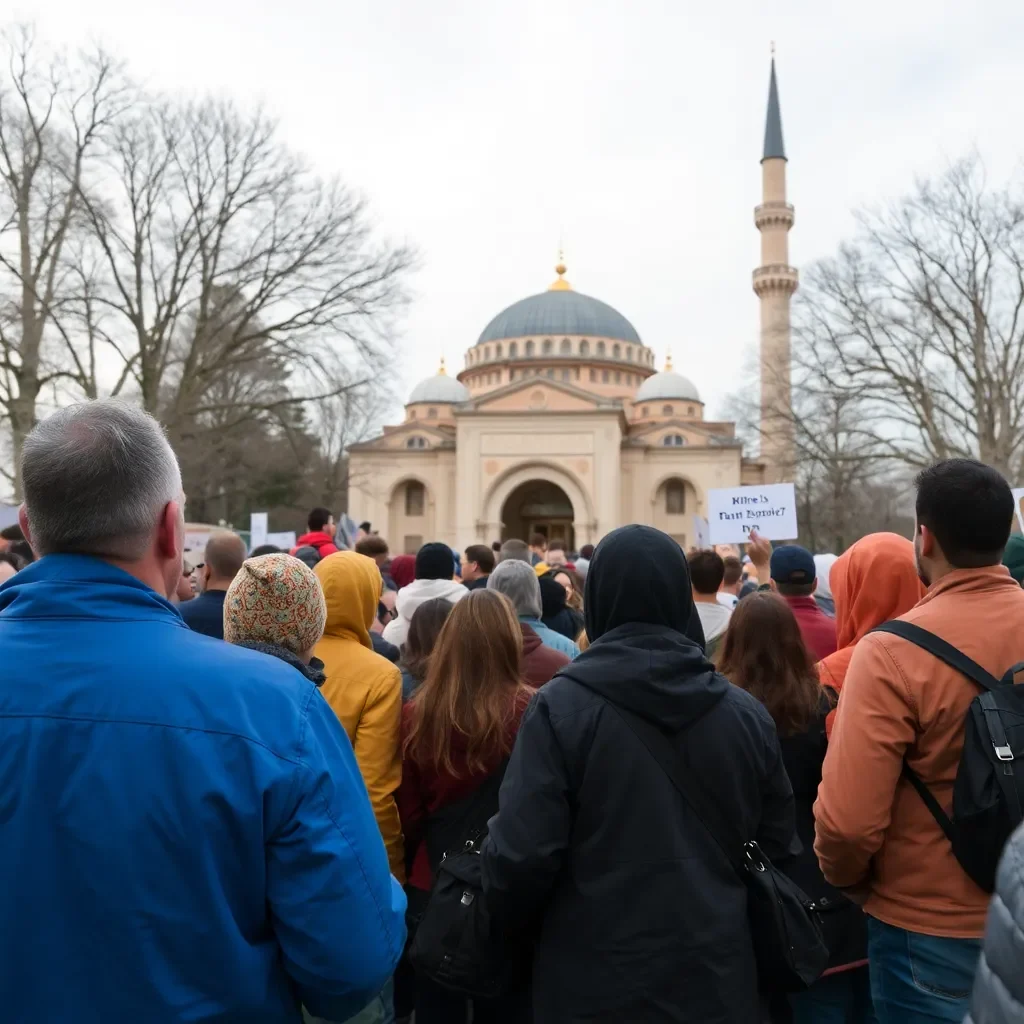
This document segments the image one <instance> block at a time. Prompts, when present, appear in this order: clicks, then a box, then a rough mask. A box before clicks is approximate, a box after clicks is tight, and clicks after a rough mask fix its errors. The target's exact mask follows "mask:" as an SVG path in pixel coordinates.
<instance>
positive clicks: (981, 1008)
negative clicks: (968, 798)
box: [964, 825, 1024, 1024]
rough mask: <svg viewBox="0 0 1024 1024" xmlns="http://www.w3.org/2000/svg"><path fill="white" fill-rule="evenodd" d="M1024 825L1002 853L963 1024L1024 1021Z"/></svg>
mask: <svg viewBox="0 0 1024 1024" xmlns="http://www.w3.org/2000/svg"><path fill="white" fill-rule="evenodd" d="M1022 954H1024V825H1022V826H1021V827H1020V828H1018V829H1017V831H1016V832H1014V834H1013V836H1012V837H1011V838H1010V841H1009V842H1008V843H1007V844H1006V849H1005V850H1004V851H1003V859H1002V861H1001V862H1000V864H999V873H998V875H997V876H996V891H995V894H994V895H993V896H992V903H991V905H990V906H989V910H988V923H987V924H986V926H985V942H984V946H983V948H982V952H981V959H980V960H979V961H978V973H977V976H976V977H975V979H974V995H973V997H972V999H971V1012H970V1013H969V1014H968V1015H967V1019H966V1020H965V1021H964V1024H1016V1022H1018V1021H1022V1022H1024V970H1022V969H1021V957H1022Z"/></svg>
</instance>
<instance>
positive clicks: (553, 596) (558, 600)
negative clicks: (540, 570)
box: [539, 573, 583, 641]
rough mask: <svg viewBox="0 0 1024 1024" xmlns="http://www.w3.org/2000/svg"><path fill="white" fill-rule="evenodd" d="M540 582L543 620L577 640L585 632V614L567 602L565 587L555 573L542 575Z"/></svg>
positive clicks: (541, 618)
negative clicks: (581, 613)
mask: <svg viewBox="0 0 1024 1024" xmlns="http://www.w3.org/2000/svg"><path fill="white" fill-rule="evenodd" d="M539 582H540V606H541V617H540V620H541V622H543V623H544V625H545V626H547V627H548V629H553V630H554V631H555V632H556V633H561V634H562V636H565V637H568V638H569V639H570V640H573V641H575V640H576V639H577V637H579V635H580V633H582V632H583V616H582V615H580V613H579V612H578V611H576V610H575V609H573V608H570V607H569V606H568V605H567V604H566V603H565V587H563V586H562V584H561V583H559V582H558V581H557V580H556V579H555V576H554V573H548V574H546V575H544V576H541V578H540V580H539Z"/></svg>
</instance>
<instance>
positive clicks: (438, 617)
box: [402, 597, 455, 683]
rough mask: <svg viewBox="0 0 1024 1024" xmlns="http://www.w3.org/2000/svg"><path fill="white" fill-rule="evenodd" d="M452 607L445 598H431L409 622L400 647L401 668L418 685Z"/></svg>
mask: <svg viewBox="0 0 1024 1024" xmlns="http://www.w3.org/2000/svg"><path fill="white" fill-rule="evenodd" d="M454 607H455V605H454V604H452V602H451V601H449V600H447V599H446V598H443V597H432V598H431V599H430V600H429V601H424V602H423V604H421V605H420V606H419V608H417V609H416V611H414V612H413V614H412V618H411V619H410V620H409V632H408V634H407V635H406V637H405V644H404V645H403V646H402V668H404V669H405V670H406V671H407V672H408V673H409V675H411V676H412V677H413V679H415V680H416V682H418V683H422V682H423V680H424V678H425V677H426V674H427V666H428V664H429V663H430V655H431V654H432V653H433V650H434V645H435V644H436V643H437V638H438V637H439V636H440V635H441V628H442V626H444V624H445V622H446V621H447V619H448V616H449V615H451V613H452V609H453V608H454Z"/></svg>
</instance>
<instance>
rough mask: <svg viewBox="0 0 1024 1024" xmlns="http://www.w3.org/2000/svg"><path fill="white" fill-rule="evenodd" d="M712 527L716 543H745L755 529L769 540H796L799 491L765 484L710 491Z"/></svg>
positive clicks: (788, 486)
mask: <svg viewBox="0 0 1024 1024" xmlns="http://www.w3.org/2000/svg"><path fill="white" fill-rule="evenodd" d="M708 528H709V530H710V532H711V543H712V544H744V543H746V541H747V540H749V534H750V531H751V530H757V532H758V533H759V534H760V535H761V536H762V537H767V538H768V540H795V539H796V535H797V528H796V488H795V487H794V486H793V485H792V484H765V485H764V486H762V487H723V488H720V489H716V490H711V491H708Z"/></svg>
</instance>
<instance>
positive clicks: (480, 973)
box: [409, 759, 525, 999]
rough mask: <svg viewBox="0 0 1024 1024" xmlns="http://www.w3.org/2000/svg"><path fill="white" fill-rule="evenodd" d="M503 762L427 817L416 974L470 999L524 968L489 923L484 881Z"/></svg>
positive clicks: (491, 993) (508, 982) (493, 993)
mask: <svg viewBox="0 0 1024 1024" xmlns="http://www.w3.org/2000/svg"><path fill="white" fill-rule="evenodd" d="M507 766H508V759H506V760H505V761H504V762H503V763H502V764H501V766H500V767H499V768H498V770H497V771H496V772H495V773H494V774H493V775H492V776H491V777H490V778H489V779H487V781H486V782H484V783H483V784H482V785H481V786H480V787H479V788H478V789H477V790H476V792H474V793H473V794H471V795H470V796H468V797H466V798H465V799H464V800H460V801H459V802H458V803H456V804H451V805H449V806H448V807H446V808H443V809H442V810H441V811H440V812H438V813H437V814H435V815H431V820H430V821H429V822H428V824H427V834H426V837H425V839H424V842H425V843H426V845H427V854H428V857H429V860H430V863H431V867H432V868H433V870H434V886H433V888H432V889H431V890H430V896H429V898H428V900H427V903H426V906H425V908H424V909H423V911H422V913H421V914H420V915H419V916H418V919H415V920H413V921H411V922H410V927H411V932H412V934H411V939H410V942H409V960H410V961H411V962H412V965H413V967H414V968H415V970H416V973H417V974H420V975H423V976H424V977H427V978H429V979H430V980H431V981H433V982H435V983H436V984H438V985H440V986H441V987H442V988H446V989H448V990H449V991H452V992H457V993H459V994H461V995H464V996H466V997H467V998H471V999H496V998H499V997H500V996H502V995H504V994H505V993H506V992H507V991H508V990H509V989H510V988H512V987H513V986H514V984H515V982H516V981H517V979H518V978H519V977H520V976H521V975H522V974H523V972H524V971H525V965H524V960H523V955H522V951H521V950H517V951H513V950H512V948H510V947H509V946H508V944H507V943H506V941H505V939H504V938H503V936H502V934H501V932H500V930H499V929H495V928H492V927H491V923H490V920H489V918H488V915H487V910H486V907H485V906H484V901H483V887H482V884H481V871H480V847H481V845H482V844H483V841H484V838H485V837H486V836H487V823H488V821H489V820H490V819H491V818H492V817H493V816H494V815H495V814H496V813H497V811H498V790H499V789H500V788H501V782H502V779H503V778H504V775H505V769H506V767H507Z"/></svg>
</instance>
